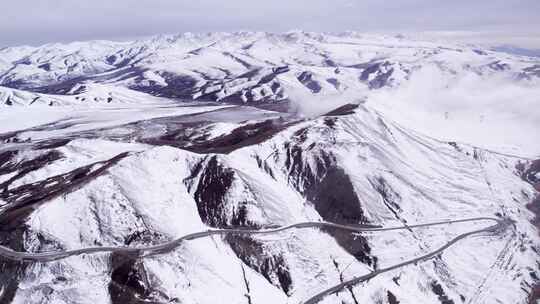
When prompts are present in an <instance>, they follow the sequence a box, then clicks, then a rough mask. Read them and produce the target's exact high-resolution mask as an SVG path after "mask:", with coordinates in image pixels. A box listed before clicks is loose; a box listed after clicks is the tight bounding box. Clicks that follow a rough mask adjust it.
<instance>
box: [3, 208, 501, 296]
mask: <svg viewBox="0 0 540 304" xmlns="http://www.w3.org/2000/svg"><path fill="white" fill-rule="evenodd" d="M477 221H494V222H496V224H495V225H493V226H491V227H489V228H485V229H482V230H479V231H476V232H474V233H480V232H484V231H489V230H490V229H494V228H496V227H506V225H508V224H507V221H506V220H500V219H496V218H489V217H477V218H470V219H462V220H449V221H440V222H433V223H425V224H417V225H408V226H399V227H389V228H384V227H381V226H374V225H340V224H335V223H328V222H303V223H297V224H292V225H289V226H284V227H277V228H272V229H210V230H207V231H201V232H195V233H191V234H187V235H184V236H182V237H180V238H177V239H174V240H171V241H168V242H164V243H161V244H157V245H150V246H142V247H121V246H105V247H90V248H81V249H75V250H68V251H51V252H37V253H33V252H19V251H15V250H12V249H10V248H8V247H5V246H0V256H3V257H5V258H8V259H11V260H17V261H33V262H50V261H56V260H61V259H65V258H68V257H70V256H75V255H81V254H92V253H104V252H114V253H125V254H134V253H135V254H142V255H151V254H157V253H164V252H167V251H171V250H174V249H175V248H177V247H178V246H180V245H181V244H182V243H183V242H185V241H189V240H194V239H198V238H204V237H208V236H212V235H226V234H249V235H264V234H273V233H278V232H282V231H286V230H290V229H294V228H296V229H301V228H334V229H342V230H347V231H351V232H378V231H391V230H400V229H413V228H421V227H429V226H437V225H449V224H453V223H463V222H477ZM468 235H470V233H469V234H464V235H461V237H460V238H458V239H455V240H453V242H451V243H450V245H452V244H453V243H455V242H457V241H458V240H459V239H461V238H464V237H466V236H468ZM450 245H448V246H447V247H449V246H450ZM447 247H444V248H441V249H439V250H438V251H435V252H434V253H433V254H434V255H436V254H438V253H440V252H441V251H443V250H444V249H446V248H447ZM419 259H421V258H418V259H416V260H419ZM411 263H414V261H410V262H409V263H407V264H411ZM405 265H406V264H405ZM400 267H401V266H400ZM380 271H381V270H379V272H380ZM386 271H388V270H386ZM328 293H332V290H330V291H328V292H326V293H325V294H328ZM307 303H314V302H307Z"/></svg>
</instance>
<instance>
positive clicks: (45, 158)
mask: <svg viewBox="0 0 540 304" xmlns="http://www.w3.org/2000/svg"><path fill="white" fill-rule="evenodd" d="M12 153H13V152H12V151H8V152H4V153H2V154H0V175H4V174H8V173H12V172H15V171H17V174H15V175H14V176H12V177H11V178H9V179H8V180H6V181H4V182H3V183H0V191H3V192H6V191H7V188H8V187H9V185H11V184H12V183H13V182H14V181H16V180H17V179H20V178H21V177H23V176H25V175H26V174H28V173H30V172H33V171H35V170H38V169H41V168H43V167H45V166H46V165H48V164H50V163H51V162H54V161H56V160H58V159H60V158H62V153H60V152H58V151H56V150H52V151H49V152H47V153H45V154H42V155H40V156H38V157H36V158H34V159H29V160H24V161H22V162H20V163H13V162H10V161H5V160H6V158H7V157H8V155H10V154H12ZM15 154H16V153H15Z"/></svg>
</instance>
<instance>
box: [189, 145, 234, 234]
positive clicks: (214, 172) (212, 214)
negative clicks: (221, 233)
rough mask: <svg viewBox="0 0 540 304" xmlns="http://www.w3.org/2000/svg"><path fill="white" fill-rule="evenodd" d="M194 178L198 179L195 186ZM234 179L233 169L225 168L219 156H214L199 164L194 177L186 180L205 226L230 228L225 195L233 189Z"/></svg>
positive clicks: (194, 171) (194, 170)
mask: <svg viewBox="0 0 540 304" xmlns="http://www.w3.org/2000/svg"><path fill="white" fill-rule="evenodd" d="M194 177H197V178H198V183H197V184H193V178H194ZM234 177H235V173H234V171H233V170H232V169H230V168H226V167H224V166H223V165H222V164H221V163H220V162H219V161H218V159H217V156H212V157H210V158H209V159H207V160H204V161H203V162H201V163H199V164H197V166H196V167H195V168H194V169H193V171H192V177H188V178H187V179H186V180H184V183H186V185H187V186H188V190H189V191H190V192H193V197H194V198H195V201H196V202H197V210H198V211H199V216H200V217H201V219H202V221H203V222H204V223H205V224H207V225H209V226H211V227H227V226H229V222H230V220H231V219H230V218H229V215H228V214H227V213H226V202H225V195H226V194H227V192H228V191H229V189H230V188H231V185H232V183H233V180H234ZM238 221H240V219H238Z"/></svg>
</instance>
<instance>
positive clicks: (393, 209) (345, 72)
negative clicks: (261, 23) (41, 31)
mask: <svg viewBox="0 0 540 304" xmlns="http://www.w3.org/2000/svg"><path fill="white" fill-rule="evenodd" d="M0 85H1V86H0V103H2V105H3V106H2V107H0V140H2V145H1V146H0V223H1V224H0V245H1V246H3V247H0V302H1V303H216V302H218V303H248V304H256V303H261V304H262V303H318V302H320V303H390V304H395V303H402V304H404V303H443V304H449V303H456V304H457V303H534V301H536V300H535V299H537V298H538V297H539V295H538V294H539V292H538V290H539V288H540V287H539V286H540V285H539V283H540V282H539V276H540V266H539V265H540V258H539V250H540V242H539V241H540V235H539V234H538V230H537V226H538V223H539V220H538V218H539V217H540V215H539V214H540V213H539V210H540V208H539V207H538V206H539V204H540V201H539V200H538V198H540V196H538V192H537V191H540V160H537V159H540V157H539V155H540V141H538V139H537V138H536V137H537V135H536V136H535V134H538V131H539V127H540V107H538V105H539V104H540V100H539V97H538V96H540V60H539V59H538V58H533V57H523V56H514V55H509V54H505V53H499V52H496V51H491V50H486V49H482V48H479V47H477V46H472V45H461V44H456V43H441V42H439V41H435V40H433V41H425V40H417V39H412V38H407V37H404V36H402V35H398V36H381V35H368V34H359V33H342V34H319V33H306V32H290V33H286V34H270V33H211V34H182V35H175V36H173V35H169V36H158V37H153V38H149V39H146V40H139V41H134V42H107V41H91V42H77V43H71V44H49V45H44V46H41V47H13V48H5V49H2V50H0ZM321 223H323V224H324V225H327V224H328V223H332V224H338V225H343V226H344V227H335V226H321ZM494 223H495V225H494ZM300 224H301V225H300ZM417 224H428V225H421V226H416V225H417ZM288 225H293V226H294V225H299V226H298V227H297V226H295V227H296V228H290V229H289V228H287V227H288ZM351 225H352V226H351ZM354 225H356V226H354ZM535 225H536V226H535ZM280 227H283V229H280ZM347 227H348V228H347ZM351 227H364V228H361V229H360V228H358V229H360V230H358V231H353V232H351V231H350V230H351V229H352V228H351ZM366 227H367V228H366ZM374 228H375V229H374ZM387 228H391V229H389V230H388V229H387ZM393 228H396V229H393ZM273 229H277V230H278V231H273ZM347 229H348V230H347ZM252 230H253V231H252ZM208 231H210V232H211V233H212V234H211V235H206V234H205V233H206V232H208ZM198 232H201V235H199V234H197V233H198ZM257 232H258V233H257ZM260 232H265V233H260ZM191 233H195V234H196V235H197V236H196V237H195V236H190V237H188V238H187V239H180V240H179V241H178V243H177V242H176V241H175V240H176V239H179V238H181V237H183V236H185V235H188V234H191ZM168 242H170V243H173V244H174V246H172V245H171V246H169V245H167V246H164V247H160V246H161V245H160V244H168ZM152 246H157V247H158V248H160V250H155V249H151V248H153V247H152ZM124 247H130V248H134V247H137V248H141V249H140V250H139V249H137V250H131V251H126V250H124V249H125V248H124ZM143 247H144V248H146V249H142V248H143ZM173 247H174V248H173ZM92 248H93V249H92ZM123 248H124V249H123ZM78 249H81V250H82V251H80V252H77V254H66V255H62V252H66V251H69V250H78ZM12 250H15V251H16V252H15V253H14V252H13V251H12ZM38 253H44V255H40V254H38ZM56 255H58V259H57V260H56V259H55V260H54V261H50V259H52V256H56Z"/></svg>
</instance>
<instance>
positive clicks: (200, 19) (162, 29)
mask: <svg viewBox="0 0 540 304" xmlns="http://www.w3.org/2000/svg"><path fill="white" fill-rule="evenodd" d="M2 2H3V3H1V4H0V11H2V17H1V18H0V46H11V45H39V44H43V43H47V42H68V41H80V40H90V39H108V40H126V39H132V38H135V37H142V36H149V35H155V34H165V33H181V32H211V31H238V30H250V31H271V32H285V31H288V30H292V29H300V30H306V31H317V32H340V31H346V30H354V31H360V32H377V31H379V32H380V31H385V32H407V31H430V32H434V31H445V32H446V33H457V34H458V35H459V36H460V37H462V38H463V37H464V38H467V39H469V38H471V37H473V38H474V37H475V39H491V40H500V43H501V44H515V45H518V46H521V47H530V48H538V49H540V34H539V33H540V1H539V0H452V1H446V0H391V1H383V0H265V1H260V0H195V1H187V0H84V1H83V0H16V1H7V0H4V1H2ZM471 33H472V34H471Z"/></svg>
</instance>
